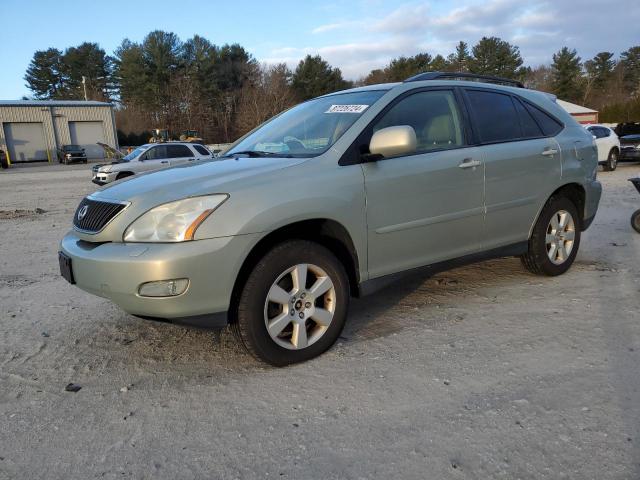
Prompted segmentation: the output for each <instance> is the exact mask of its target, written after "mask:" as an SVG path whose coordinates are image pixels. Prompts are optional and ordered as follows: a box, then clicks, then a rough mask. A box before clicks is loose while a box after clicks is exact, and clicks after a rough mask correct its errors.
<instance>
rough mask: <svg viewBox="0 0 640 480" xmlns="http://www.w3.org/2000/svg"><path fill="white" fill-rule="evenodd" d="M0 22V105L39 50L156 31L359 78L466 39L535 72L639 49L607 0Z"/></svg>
mask: <svg viewBox="0 0 640 480" xmlns="http://www.w3.org/2000/svg"><path fill="white" fill-rule="evenodd" d="M0 19H2V21H1V22H0V66H1V67H0V68H1V72H2V73H1V74H0V99H16V98H19V97H21V96H22V95H28V94H29V91H28V89H27V88H26V87H25V86H24V80H23V77H24V73H25V70H26V68H27V66H28V64H29V61H30V60H31V58H32V56H33V53H34V52H35V51H36V50H43V49H47V48H49V47H56V48H59V49H61V50H64V49H65V48H66V47H69V46H73V45H77V44H79V43H81V42H83V41H92V42H97V43H99V44H100V45H101V46H102V48H104V49H105V50H106V51H107V53H109V54H111V53H112V52H113V50H114V49H115V48H116V47H117V46H118V44H119V43H120V42H121V41H122V39H123V38H129V39H131V40H133V41H140V40H142V38H143V37H144V35H145V34H147V33H148V32H150V31H151V30H155V29H162V30H167V31H173V32H175V33H176V34H178V36H180V38H181V39H183V40H185V39H187V38H189V37H191V36H193V35H194V34H199V35H202V36H204V37H206V38H208V39H209V40H210V41H212V42H213V43H216V44H224V43H235V42H237V43H240V44H241V45H243V46H244V47H245V48H246V49H247V50H249V51H250V52H251V53H252V54H253V55H254V57H256V58H257V59H258V60H259V61H263V62H267V63H273V62H280V61H285V62H287V63H289V64H290V65H291V66H295V64H296V63H297V62H298V61H299V60H300V58H302V57H303V56H304V55H306V54H307V53H311V54H316V53H319V54H321V55H322V56H323V57H324V58H326V59H327V60H328V61H329V62H330V63H331V64H333V65H334V66H337V67H340V68H341V69H342V71H343V73H344V75H345V76H346V77H347V78H350V79H356V78H358V77H361V76H363V75H365V74H366V73H368V71H369V70H370V69H372V68H378V67H381V66H383V65H384V64H385V63H387V62H388V61H389V60H390V59H391V58H394V57H397V56H399V55H413V54H415V53H418V52H420V51H427V52H429V53H431V54H437V53H442V54H444V55H446V54H448V53H449V52H451V51H452V50H453V48H454V46H455V44H456V43H457V41H458V40H465V41H466V42H468V43H469V44H473V43H475V42H476V41H477V40H478V39H480V38H481V37H482V36H492V35H495V36H499V37H502V38H504V39H505V40H508V41H510V42H512V43H514V44H516V45H518V46H519V47H520V50H521V53H522V56H523V58H524V60H525V63H526V64H528V65H532V66H536V65H539V64H541V63H548V62H549V61H550V58H551V55H552V54H553V52H555V51H557V50H559V49H560V48H561V47H562V46H564V45H567V46H570V47H573V48H576V49H577V50H578V53H579V54H580V55H581V56H582V57H583V58H589V57H591V56H593V55H594V54H595V53H597V52H599V51H603V50H604V51H612V52H614V53H615V54H616V56H617V55H618V54H619V53H620V52H621V51H622V50H625V49H627V48H629V47H630V46H633V45H638V44H640V37H639V36H638V35H637V32H638V31H640V29H639V27H638V25H640V2H638V1H637V0H633V1H631V0H617V1H616V2H615V8H613V6H607V2H603V1H602V0H577V1H574V0H555V1H548V0H529V1H523V0H487V1H478V0H449V1H446V0H430V1H421V2H415V1H403V0H387V1H381V0H355V1H352V2H345V1H336V2H333V1H331V0H325V1H315V0H308V1H289V0H282V1H277V0H274V1H272V2H267V1H264V0H262V1H235V2H229V1H224V2H223V1H209V2H207V1H203V0H200V1H194V0H179V1H176V0H172V1H165V0H154V1H146V0H144V1H137V0H129V1H123V0H110V1H108V2H101V1H96V0H94V1H91V0H85V1H83V2H80V1H74V0H58V1H57V2H52V1H51V0H48V1H45V0H21V1H17V0H0Z"/></svg>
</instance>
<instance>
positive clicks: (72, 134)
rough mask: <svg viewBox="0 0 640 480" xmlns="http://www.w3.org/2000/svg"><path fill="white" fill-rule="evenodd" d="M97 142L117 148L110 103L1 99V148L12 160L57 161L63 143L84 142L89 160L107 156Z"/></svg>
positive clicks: (11, 161) (18, 161)
mask: <svg viewBox="0 0 640 480" xmlns="http://www.w3.org/2000/svg"><path fill="white" fill-rule="evenodd" d="M97 142H101V143H106V144H107V145H109V146H111V147H114V148H118V136H117V134H116V125H115V120H114V115H113V108H112V106H111V104H110V103H104V102H83V101H73V100H18V101H6V100H1V101H0V149H1V150H4V151H5V152H6V153H7V155H8V159H9V162H10V163H20V162H57V156H56V150H57V149H58V148H61V147H62V146H63V145H69V144H73V145H81V146H82V147H83V148H84V149H85V151H86V153H87V157H88V158H89V159H101V158H104V151H103V150H102V147H100V146H99V145H97Z"/></svg>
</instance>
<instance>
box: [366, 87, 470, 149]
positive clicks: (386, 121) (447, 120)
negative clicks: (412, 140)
mask: <svg viewBox="0 0 640 480" xmlns="http://www.w3.org/2000/svg"><path fill="white" fill-rule="evenodd" d="M397 125H409V126H411V127H413V129H414V131H415V132H416V139H417V152H427V151H430V150H441V149H448V148H456V147H460V146H462V145H463V144H464V134H463V131H462V122H461V120H460V114H459V112H458V106H457V104H456V99H455V97H454V95H453V92H452V91H450V90H430V91H424V92H418V93H414V94H412V95H409V96H407V97H405V98H403V99H402V100H400V101H399V102H398V103H396V104H395V105H393V106H392V107H391V108H390V109H389V110H388V111H387V112H385V113H384V115H383V116H382V118H380V119H379V120H378V121H377V122H376V123H375V125H374V126H373V131H374V132H376V131H378V130H380V129H383V128H387V127H394V126H397Z"/></svg>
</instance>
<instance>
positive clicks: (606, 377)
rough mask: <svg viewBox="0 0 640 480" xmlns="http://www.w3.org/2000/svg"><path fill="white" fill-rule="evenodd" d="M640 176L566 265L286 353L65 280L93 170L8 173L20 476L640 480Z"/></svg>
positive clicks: (12, 409)
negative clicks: (253, 346)
mask: <svg viewBox="0 0 640 480" xmlns="http://www.w3.org/2000/svg"><path fill="white" fill-rule="evenodd" d="M638 173H640V167H639V166H638V165H622V166H621V167H620V168H619V169H618V170H617V171H616V172H614V173H606V172H602V173H600V174H599V176H600V179H601V181H602V182H603V184H604V195H603V199H602V202H601V206H600V210H599V212H598V215H597V217H596V220H595V223H594V225H593V226H592V227H591V229H590V230H588V231H587V232H586V234H585V235H584V236H583V240H582V245H581V248H580V253H579V255H578V258H577V261H576V263H575V265H574V266H573V268H572V269H571V270H570V271H569V272H568V273H567V274H565V275H564V276H562V277H558V278H542V277H536V276H533V275H530V274H528V273H526V272H525V271H524V270H523V269H522V268H521V267H520V262H519V261H518V260H517V259H513V258H508V259H502V260H496V261H491V262H487V263H483V264H478V265H475V266H471V267H467V268H461V269H457V270H453V271H450V272H447V273H444V274H440V275H438V276H436V277H433V278H430V279H425V278H417V279H411V280H408V281H404V282H402V283H400V284H398V285H395V286H394V287H392V288H389V289H387V290H386V291H384V292H383V293H380V294H377V295H375V296H373V297H369V298H367V299H363V300H357V301H354V302H353V303H352V307H351V312H350V315H349V321H348V324H347V327H346V330H345V331H344V333H343V336H342V337H341V339H340V341H339V343H338V344H337V345H336V346H335V347H334V348H333V349H331V350H330V351H329V352H327V353H326V354H325V355H323V356H322V357H320V358H318V359H316V360H313V361H311V362H308V363H305V364H302V365H297V366H293V367H289V368H284V369H275V368H270V367H266V366H264V365H262V364H260V363H258V362H257V361H255V360H253V359H252V358H250V357H249V356H247V355H246V354H245V353H244V352H243V351H242V350H241V349H240V348H239V347H238V346H237V345H236V343H235V340H234V339H233V337H232V336H231V335H230V333H228V332H226V331H223V332H222V334H221V335H216V334H214V333H211V332H205V331H198V330H189V329H184V328H182V327H177V326H172V325H168V324H161V323H153V322H148V321H144V320H140V319H137V318H134V317H132V316H129V315H127V314H126V313H124V312H122V311H121V310H120V309H119V308H118V307H116V306H114V305H113V304H111V303H110V302H109V301H107V300H104V299H100V298H97V297H94V296H91V295H89V294H87V293H84V292H82V291H81V290H79V289H77V288H75V287H73V286H71V285H69V284H67V283H66V282H65V281H64V280H63V279H62V278H61V277H60V276H59V273H58V264H57V258H56V252H57V249H58V241H59V239H60V238H61V237H62V236H63V234H64V233H65V232H66V230H67V229H68V228H69V227H70V222H71V217H72V215H73V212H74V210H75V207H76V205H77V204H78V202H79V201H80V199H81V198H82V197H83V196H84V195H86V194H87V193H89V192H91V191H92V190H93V185H92V184H91V183H90V182H89V172H88V168H87V166H74V167H62V166H58V165H55V166H43V167H37V168H15V169H13V170H10V171H9V172H2V173H0V211H2V212H0V244H1V245H2V250H1V252H2V253H1V254H0V386H1V388H0V478H3V479H4V478H48V479H58V478H60V479H70V478H78V479H88V478H153V479H158V478H167V479H177V478H181V479H183V478H184V479H191V478H194V479H196V478H198V479H199V478H211V479H213V478H225V479H226V478H242V479H253V478H260V479H262V478H296V479H302V478H305V479H306V478H321V479H363V478H401V479H412V478H416V479H418V478H432V479H445V478H452V479H457V478H460V479H487V478H505V479H507V478H508V479H511V478H522V479H526V478H535V479H540V478H549V479H562V478H575V479H580V480H583V479H611V478H618V479H631V478H640V368H639V367H640V312H639V307H640V277H639V274H640V264H639V261H638V260H639V259H640V235H638V234H637V233H635V232H633V231H632V230H631V228H630V225H629V217H630V215H631V213H632V212H633V211H634V210H635V209H637V208H640V195H638V193H637V192H636V191H635V190H634V188H633V186H632V185H631V184H630V183H629V182H627V181H626V179H627V178H628V177H630V176H634V175H637V174H638ZM36 209H39V210H36ZM16 210H17V211H16ZM70 382H73V383H77V384H79V385H80V386H81V387H82V389H81V390H80V391H79V392H77V393H71V392H66V391H65V386H66V385H67V384H68V383H70Z"/></svg>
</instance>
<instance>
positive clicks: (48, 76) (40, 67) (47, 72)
mask: <svg viewBox="0 0 640 480" xmlns="http://www.w3.org/2000/svg"><path fill="white" fill-rule="evenodd" d="M63 70H64V66H63V64H62V52H61V51H60V50H58V49H56V48H50V49H48V50H39V51H37V52H35V53H34V54H33V59H32V60H31V62H30V63H29V67H28V68H27V73H26V75H25V76H24V79H25V81H26V82H27V83H26V86H27V88H29V90H31V91H32V92H33V94H34V96H35V97H36V98H39V99H60V98H66V91H65V79H64V73H63Z"/></svg>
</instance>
